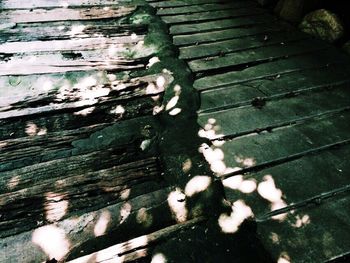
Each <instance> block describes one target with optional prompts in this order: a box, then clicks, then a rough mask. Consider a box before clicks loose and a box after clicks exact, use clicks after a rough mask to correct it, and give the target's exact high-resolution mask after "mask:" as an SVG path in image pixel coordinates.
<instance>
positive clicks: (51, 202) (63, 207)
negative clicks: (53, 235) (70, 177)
mask: <svg viewBox="0 0 350 263" xmlns="http://www.w3.org/2000/svg"><path fill="white" fill-rule="evenodd" d="M65 198H66V195H65V194H59V193H53V192H49V193H46V194H45V199H46V202H45V216H46V220H47V221H49V222H56V221H58V220H60V219H61V218H63V217H64V216H65V215H66V213H67V212H68V204H69V202H68V200H65Z"/></svg>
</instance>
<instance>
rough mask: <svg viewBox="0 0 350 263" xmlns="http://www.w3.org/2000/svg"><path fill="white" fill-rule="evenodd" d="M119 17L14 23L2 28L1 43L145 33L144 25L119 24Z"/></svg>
mask: <svg viewBox="0 0 350 263" xmlns="http://www.w3.org/2000/svg"><path fill="white" fill-rule="evenodd" d="M118 21H119V20H118V19H115V20H114V19H113V20H111V21H105V22H104V23H101V22H100V21H99V22H97V21H94V22H91V21H72V22H66V21H64V22H46V23H44V24H43V23H25V24H13V25H12V26H9V27H8V28H4V29H2V30H1V39H0V43H5V42H20V41H21V42H24V41H25V42H30V41H34V40H41V41H43V40H45V41H48V40H63V39H77V38H90V37H94V36H95V37H96V36H99V37H119V36H130V35H132V34H136V35H144V34H145V33H146V32H147V28H146V27H145V26H144V25H129V24H125V25H118Z"/></svg>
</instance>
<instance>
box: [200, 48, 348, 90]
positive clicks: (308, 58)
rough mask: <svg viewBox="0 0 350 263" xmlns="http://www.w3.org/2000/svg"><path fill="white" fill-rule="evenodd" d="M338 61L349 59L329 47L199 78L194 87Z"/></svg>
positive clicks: (288, 71) (221, 84)
mask: <svg viewBox="0 0 350 263" xmlns="http://www.w3.org/2000/svg"><path fill="white" fill-rule="evenodd" d="M338 63H344V64H348V63H349V59H348V58H347V57H344V56H343V55H342V54H341V53H339V52H338V51H336V50H334V49H328V50H325V51H322V52H318V53H317V56H315V54H310V55H303V56H300V57H293V58H289V59H283V60H277V61H273V62H265V63H262V64H260V65H256V66H252V67H248V68H246V69H243V70H241V71H231V72H227V73H223V74H217V75H213V76H208V77H203V78H199V79H197V80H196V81H195V82H194V87H195V88H196V89H198V90H200V91H203V90H208V89H213V88H218V87H223V86H226V85H233V84H238V83H242V82H245V81H251V80H257V79H266V78H273V77H276V76H280V75H282V74H286V73H290V72H295V71H301V70H304V69H310V68H318V67H321V66H322V65H324V66H326V65H331V64H338Z"/></svg>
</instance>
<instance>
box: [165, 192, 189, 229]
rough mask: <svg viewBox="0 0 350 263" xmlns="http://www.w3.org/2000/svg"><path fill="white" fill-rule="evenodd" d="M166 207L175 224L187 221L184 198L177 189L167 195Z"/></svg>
mask: <svg viewBox="0 0 350 263" xmlns="http://www.w3.org/2000/svg"><path fill="white" fill-rule="evenodd" d="M168 205H169V207H170V211H171V213H172V214H173V216H174V218H175V220H176V221H177V222H185V221H186V220H187V216H188V211H187V208H186V196H185V194H184V193H183V192H182V191H181V190H180V189H179V188H177V189H175V190H174V191H172V192H171V193H170V194H169V196H168Z"/></svg>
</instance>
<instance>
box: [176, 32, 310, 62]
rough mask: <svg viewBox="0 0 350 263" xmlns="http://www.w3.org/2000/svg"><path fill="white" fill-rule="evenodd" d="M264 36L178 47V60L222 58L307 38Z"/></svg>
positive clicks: (279, 33) (280, 34)
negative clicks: (239, 52)
mask: <svg viewBox="0 0 350 263" xmlns="http://www.w3.org/2000/svg"><path fill="white" fill-rule="evenodd" d="M267 36H268V40H265V39H267ZM267 36H266V37H265V35H256V36H247V37H242V38H238V39H230V40H224V41H217V42H214V43H207V44H199V45H191V46H186V47H180V55H179V58H180V59H196V58H204V57H209V56H219V55H221V56H223V55H224V54H227V53H232V52H237V51H240V50H247V49H249V48H258V47H265V46H270V45H276V44H280V43H286V42H289V41H296V40H301V39H307V38H309V37H308V36H306V35H305V34H302V33H299V32H293V34H291V33H289V32H276V33H269V34H268V35H267Z"/></svg>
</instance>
